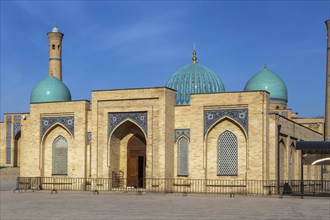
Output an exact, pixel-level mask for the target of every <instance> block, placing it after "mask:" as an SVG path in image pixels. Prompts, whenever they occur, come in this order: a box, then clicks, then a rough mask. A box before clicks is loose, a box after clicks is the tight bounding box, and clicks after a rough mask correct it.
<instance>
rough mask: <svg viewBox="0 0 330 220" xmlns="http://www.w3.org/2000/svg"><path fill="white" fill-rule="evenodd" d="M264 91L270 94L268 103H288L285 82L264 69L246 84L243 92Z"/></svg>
mask: <svg viewBox="0 0 330 220" xmlns="http://www.w3.org/2000/svg"><path fill="white" fill-rule="evenodd" d="M255 90H265V91H267V92H269V94H270V101H271V102H276V103H282V104H286V103H287V102H288V89H287V87H286V85H285V82H284V81H283V80H282V79H281V78H280V77H279V76H277V75H276V74H275V73H273V72H271V71H270V70H268V69H267V66H266V65H265V67H264V69H263V70H262V71H260V72H258V73H257V74H255V75H254V76H252V78H251V79H249V81H248V82H247V83H246V85H245V88H244V91H255Z"/></svg>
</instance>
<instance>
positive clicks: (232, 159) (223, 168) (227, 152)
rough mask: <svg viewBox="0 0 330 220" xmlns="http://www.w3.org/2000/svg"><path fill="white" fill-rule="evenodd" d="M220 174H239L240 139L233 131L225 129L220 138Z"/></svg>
mask: <svg viewBox="0 0 330 220" xmlns="http://www.w3.org/2000/svg"><path fill="white" fill-rule="evenodd" d="M218 175H219V176H237V175H238V141H237V136H236V135H235V134H234V133H233V132H231V131H228V130H226V131H224V132H223V133H221V134H220V135H219V138H218Z"/></svg>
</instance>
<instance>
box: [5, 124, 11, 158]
mask: <svg viewBox="0 0 330 220" xmlns="http://www.w3.org/2000/svg"><path fill="white" fill-rule="evenodd" d="M7 120H8V117H7ZM10 120H11V117H10ZM6 125H7V126H6V127H7V132H6V163H7V164H10V163H11V121H7V123H6Z"/></svg>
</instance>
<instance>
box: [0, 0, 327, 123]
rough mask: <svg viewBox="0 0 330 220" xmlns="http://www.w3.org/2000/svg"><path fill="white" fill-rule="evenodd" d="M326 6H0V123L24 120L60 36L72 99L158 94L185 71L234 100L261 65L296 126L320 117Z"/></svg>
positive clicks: (282, 3) (164, 3) (230, 3)
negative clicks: (16, 116) (198, 71)
mask: <svg viewBox="0 0 330 220" xmlns="http://www.w3.org/2000/svg"><path fill="white" fill-rule="evenodd" d="M327 19H329V1H326V0H324V1H316V0H313V1H312V0H311V1H157V2H155V1H1V32H0V33H1V59H0V67H1V88H0V92H1V109H0V113H1V121H2V120H3V114H4V113H15V112H18V113H20V112H29V99H30V93H31V91H32V89H33V87H34V86H35V85H36V84H37V83H38V82H39V81H40V80H42V79H43V78H44V77H46V76H47V74H48V38H47V35H46V33H47V32H49V31H50V30H51V29H52V27H53V25H54V23H55V22H56V24H57V26H58V28H59V29H60V31H61V32H62V33H64V38H63V52H62V60H63V62H62V65H63V72H62V74H63V82H64V83H65V84H66V85H67V86H68V87H69V88H70V91H71V94H72V97H73V99H74V100H81V99H87V100H90V99H91V91H92V90H101V89H119V88H140V87H160V86H165V84H166V82H167V80H168V79H169V78H170V76H171V75H172V74H173V73H174V72H175V71H176V70H177V69H179V68H180V67H182V66H184V65H186V64H188V63H190V62H191V57H192V50H193V44H194V43H196V49H197V57H198V62H199V63H200V64H202V65H204V66H207V67H208V68H210V69H211V70H213V71H214V72H215V73H216V74H217V75H218V76H219V77H220V78H221V80H222V81H223V83H224V85H225V88H226V91H228V92H230V91H242V90H243V89H244V86H245V84H246V82H247V81H248V80H249V78H250V77H252V76H253V75H254V74H255V73H257V72H258V71H260V70H262V69H263V66H264V64H265V63H266V64H267V65H268V68H269V69H270V70H271V71H273V72H275V73H276V74H277V75H279V76H280V77H281V78H282V79H283V80H284V81H285V82H286V85H287V87H288V91H289V101H288V107H289V108H291V109H292V110H293V111H294V112H298V113H299V114H298V116H300V117H315V116H323V115H324V110H325V109H324V102H325V101H324V97H325V71H326V27H325V23H324V21H325V20H327Z"/></svg>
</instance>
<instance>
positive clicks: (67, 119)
mask: <svg viewBox="0 0 330 220" xmlns="http://www.w3.org/2000/svg"><path fill="white" fill-rule="evenodd" d="M56 123H59V124H61V125H62V126H64V127H65V128H67V129H68V130H69V131H70V132H71V134H72V135H74V117H73V116H62V117H42V118H41V121H40V129H41V133H40V139H42V137H43V136H44V134H45V133H46V132H47V130H48V129H49V128H50V127H51V126H53V125H54V124H56Z"/></svg>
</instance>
